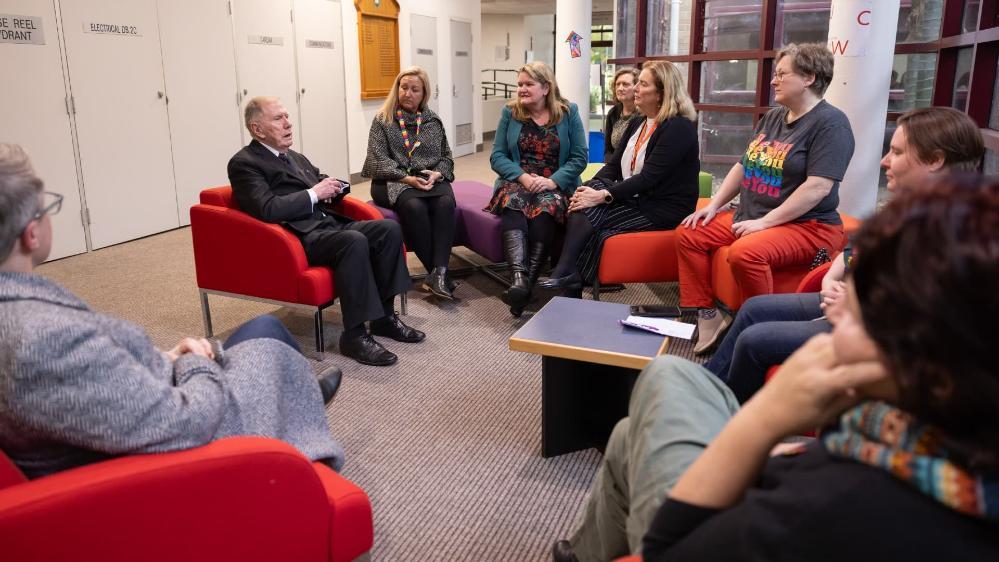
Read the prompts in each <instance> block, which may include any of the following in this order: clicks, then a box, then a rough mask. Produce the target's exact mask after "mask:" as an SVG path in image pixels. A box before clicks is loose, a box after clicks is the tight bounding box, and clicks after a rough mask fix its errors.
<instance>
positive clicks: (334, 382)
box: [316, 365, 343, 404]
mask: <svg viewBox="0 0 999 562" xmlns="http://www.w3.org/2000/svg"><path fill="white" fill-rule="evenodd" d="M316 379H317V380H318V381H319V390H321V391H322V393H323V404H329V403H330V402H332V401H333V397H334V396H336V391H338V390H340V382H341V381H342V380H343V371H341V370H340V367H337V366H336V365H332V366H330V367H326V368H325V369H323V370H322V371H320V372H319V374H318V375H316Z"/></svg>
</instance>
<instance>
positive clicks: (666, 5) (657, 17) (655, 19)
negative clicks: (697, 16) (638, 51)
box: [645, 0, 694, 56]
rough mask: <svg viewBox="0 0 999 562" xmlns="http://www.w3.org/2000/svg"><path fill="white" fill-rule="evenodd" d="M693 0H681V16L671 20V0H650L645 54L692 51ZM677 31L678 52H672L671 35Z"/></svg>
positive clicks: (683, 53) (677, 53)
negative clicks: (691, 11)
mask: <svg viewBox="0 0 999 562" xmlns="http://www.w3.org/2000/svg"><path fill="white" fill-rule="evenodd" d="M693 3H694V2H693V0H680V16H679V17H678V18H677V19H676V21H675V22H673V21H671V18H670V16H671V12H670V7H671V4H672V2H671V1H670V0H648V6H649V7H648V12H647V13H646V25H645V54H646V55H649V56H653V55H686V54H688V53H690V10H691V7H692V5H693ZM674 32H675V33H676V37H677V48H676V52H672V53H671V52H670V48H669V42H670V36H671V35H672V34H673V33H674Z"/></svg>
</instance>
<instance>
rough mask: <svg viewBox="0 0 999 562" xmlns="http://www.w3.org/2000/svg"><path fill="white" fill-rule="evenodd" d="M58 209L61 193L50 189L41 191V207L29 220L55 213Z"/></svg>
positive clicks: (60, 207) (57, 212) (59, 208)
mask: <svg viewBox="0 0 999 562" xmlns="http://www.w3.org/2000/svg"><path fill="white" fill-rule="evenodd" d="M60 210H62V195H60V194H58V193H52V192H51V191H45V192H42V207H41V209H38V212H37V213H35V215H34V216H33V217H31V220H38V219H40V218H42V217H44V216H45V215H49V216H51V215H57V214H59V211H60Z"/></svg>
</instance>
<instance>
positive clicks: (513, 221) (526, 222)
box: [500, 209, 555, 248]
mask: <svg viewBox="0 0 999 562" xmlns="http://www.w3.org/2000/svg"><path fill="white" fill-rule="evenodd" d="M500 219H501V220H502V223H503V231H504V232H506V231H507V230H521V231H523V232H524V234H526V235H527V240H528V242H529V243H533V242H541V243H543V244H544V245H545V246H547V247H549V248H550V247H551V244H552V241H553V240H554V239H555V217H553V216H551V215H549V214H548V213H541V214H539V215H538V216H536V217H534V218H533V219H528V218H527V215H525V214H524V213H522V212H520V211H518V210H515V209H504V210H503V214H502V215H501V216H500Z"/></svg>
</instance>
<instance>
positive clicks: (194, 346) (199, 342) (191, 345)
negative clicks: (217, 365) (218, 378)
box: [163, 338, 215, 362]
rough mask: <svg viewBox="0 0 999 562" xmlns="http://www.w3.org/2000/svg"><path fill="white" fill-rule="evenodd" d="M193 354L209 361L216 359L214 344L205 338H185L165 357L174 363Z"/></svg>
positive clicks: (167, 352) (165, 352) (164, 353)
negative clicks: (213, 349) (182, 356)
mask: <svg viewBox="0 0 999 562" xmlns="http://www.w3.org/2000/svg"><path fill="white" fill-rule="evenodd" d="M188 353H191V354H193V355H200V356H201V357H207V358H209V359H215V352H214V351H212V344H211V342H209V341H208V340H206V339H205V338H184V339H182V340H180V343H178V344H177V345H176V346H174V348H173V349H171V350H170V351H164V352H163V355H164V356H166V358H167V359H169V360H170V362H174V361H176V360H177V359H180V356H181V355H186V354H188Z"/></svg>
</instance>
